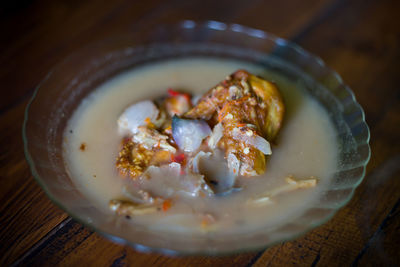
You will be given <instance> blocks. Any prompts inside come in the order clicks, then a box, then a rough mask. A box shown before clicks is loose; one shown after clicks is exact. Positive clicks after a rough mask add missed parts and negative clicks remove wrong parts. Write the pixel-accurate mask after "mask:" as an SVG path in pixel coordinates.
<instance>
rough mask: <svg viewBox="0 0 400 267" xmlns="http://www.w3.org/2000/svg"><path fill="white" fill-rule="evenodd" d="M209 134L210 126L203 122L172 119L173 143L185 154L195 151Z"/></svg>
mask: <svg viewBox="0 0 400 267" xmlns="http://www.w3.org/2000/svg"><path fill="white" fill-rule="evenodd" d="M210 134H211V129H210V126H208V124H207V122H205V121H203V120H187V119H181V118H179V117H177V116H174V117H173V118H172V136H173V137H174V140H175V143H176V144H177V145H178V146H179V148H180V149H182V150H183V151H185V152H194V151H196V150H197V149H198V148H199V147H200V145H201V142H202V141H203V139H204V138H206V137H207V136H209V135H210Z"/></svg>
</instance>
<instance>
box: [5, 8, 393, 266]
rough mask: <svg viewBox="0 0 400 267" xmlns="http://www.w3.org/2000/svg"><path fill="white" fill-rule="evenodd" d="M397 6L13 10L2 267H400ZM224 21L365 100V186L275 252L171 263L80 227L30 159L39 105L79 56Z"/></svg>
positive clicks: (8, 27)
mask: <svg viewBox="0 0 400 267" xmlns="http://www.w3.org/2000/svg"><path fill="white" fill-rule="evenodd" d="M399 7H400V6H399V2H396V1H377V0H376V1H372V0H369V1H339V0H338V1H334V0H321V1H318V0H307V1H301V2H298V1H289V0H282V1H257V0H252V1H248V2H243V1H218V2H215V1H208V0H206V1H185V2H183V1H178V0H169V1H161V0H147V1H145V2H143V1H128V0H125V1H124V0H117V1H92V0H85V1H61V0H59V1H49V0H42V1H33V2H23V5H22V6H17V7H14V8H10V9H12V10H11V11H10V10H8V11H7V10H6V11H4V12H3V13H1V12H0V14H5V15H4V16H1V18H0V21H1V22H2V23H1V24H0V29H1V30H2V37H1V38H2V39H1V42H0V48H1V51H2V52H1V53H0V63H1V65H0V66H1V67H0V84H1V88H2V90H1V98H0V129H1V135H0V146H1V149H2V150H1V152H2V153H1V155H0V163H1V164H0V178H1V179H0V200H1V202H0V224H1V226H2V227H1V229H0V255H1V259H0V265H2V266H7V265H10V264H12V263H14V265H34V266H36V265H45V266H54V265H68V266H71V265H78V264H79V265H99V266H110V265H111V266H125V265H134V266H143V265H156V266H165V265H170V266H189V265H190V266H196V265H212V266H214V265H216V266H227V265H240V266H252V265H255V266H265V265H268V266H270V265H271V266H287V265H294V264H296V265H304V266H307V265H312V266H316V265H320V266H330V265H343V264H345V265H350V264H354V265H362V266H364V265H381V264H385V265H396V264H400V255H399V253H398V245H397V244H398V242H399V241H400V235H399V232H400V231H399V225H400V216H399V210H400V179H399V175H400V167H398V166H400V147H399V146H400V143H399V142H398V137H399V135H400V105H399V104H400V103H399V101H400V94H399V90H398V85H397V80H398V77H399V66H398V65H399V64H398V62H399V60H400V55H399V54H400V53H399V51H398V47H400V30H399V28H398V27H397V26H396V25H397V23H396V10H400V8H399ZM182 19H199V20H205V19H215V20H220V21H227V22H237V23H242V24H246V25H249V26H252V27H256V28H261V29H264V30H267V31H270V32H272V33H275V34H277V35H280V36H284V37H287V38H293V39H294V40H295V41H296V42H298V43H300V44H301V45H302V46H304V47H305V48H306V49H308V50H309V51H311V52H313V53H316V54H318V55H319V56H321V57H322V58H323V59H324V60H325V61H326V62H327V63H328V65H329V66H331V67H333V68H334V69H335V70H337V71H338V72H339V73H340V74H341V75H342V77H343V78H344V80H345V81H346V83H348V84H349V85H350V87H351V88H352V89H353V90H354V92H355V94H356V96H357V99H358V101H359V102H360V103H361V105H362V106H363V107H364V109H365V112H366V118H367V122H368V124H369V125H370V127H371V147H372V152H373V153H372V157H371V162H370V164H369V165H368V172H367V176H366V179H365V181H364V182H363V183H362V184H361V186H360V187H359V188H358V189H357V191H356V194H355V195H354V197H353V199H352V200H351V201H350V203H349V204H348V205H347V206H346V207H345V208H343V209H341V210H340V211H339V212H338V213H337V214H336V215H335V217H334V218H333V219H332V220H331V221H329V222H328V223H327V224H325V225H323V226H321V227H319V228H317V229H315V230H313V231H311V232H309V233H308V234H306V235H305V236H303V237H301V238H298V239H296V240H294V241H291V242H285V243H282V244H279V245H277V246H274V247H272V248H270V249H268V250H266V251H260V252H254V253H242V254H237V255H231V256H225V257H201V256H199V257H179V258H175V257H168V256H163V255H158V254H146V253H140V252H136V251H134V250H133V249H131V248H129V247H126V246H121V245H117V244H114V243H112V242H110V241H107V240H105V239H104V238H103V237H101V236H99V235H98V234H96V233H93V232H92V231H90V230H88V229H86V228H85V227H83V226H81V225H80V224H78V223H76V222H75V221H73V220H71V219H70V218H69V217H68V216H67V215H66V214H65V213H64V212H63V211H61V210H60V209H58V208H57V207H55V206H54V205H53V204H51V202H50V201H49V200H48V198H47V197H46V196H45V194H44V193H43V191H42V190H41V189H40V187H39V186H38V185H37V183H36V182H35V181H34V179H33V177H32V176H31V174H30V171H29V169H28V166H27V164H26V162H25V160H24V156H23V147H22V140H21V124H22V120H23V113H24V108H25V105H26V103H27V99H28V98H29V96H30V95H31V93H32V91H33V88H34V87H35V86H36V85H37V84H38V83H39V82H40V80H41V79H42V77H44V75H45V73H47V72H48V71H49V69H50V68H51V67H52V66H53V65H54V64H55V63H56V62H57V61H59V60H60V59H61V58H63V57H64V56H65V55H67V54H68V53H70V52H71V51H73V50H75V49H77V48H79V47H81V46H83V45H85V44H87V43H89V42H91V41H94V40H99V39H103V38H105V37H106V36H108V35H110V34H113V33H118V32H123V31H126V30H131V31H135V30H137V29H142V28H147V27H152V26H156V25H157V24H159V23H170V22H176V21H179V20H182Z"/></svg>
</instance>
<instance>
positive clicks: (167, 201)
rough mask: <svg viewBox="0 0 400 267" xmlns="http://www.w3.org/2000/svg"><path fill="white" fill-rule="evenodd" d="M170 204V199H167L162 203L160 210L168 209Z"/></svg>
mask: <svg viewBox="0 0 400 267" xmlns="http://www.w3.org/2000/svg"><path fill="white" fill-rule="evenodd" d="M171 206H172V202H171V200H169V199H167V200H165V201H164V202H163V204H162V210H163V211H167V210H169V209H170V208H171Z"/></svg>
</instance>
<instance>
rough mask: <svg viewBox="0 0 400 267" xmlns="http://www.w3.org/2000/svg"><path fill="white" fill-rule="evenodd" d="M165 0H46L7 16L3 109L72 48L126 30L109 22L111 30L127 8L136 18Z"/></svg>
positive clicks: (0, 74) (0, 76)
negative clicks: (75, 0) (74, 0)
mask: <svg viewBox="0 0 400 267" xmlns="http://www.w3.org/2000/svg"><path fill="white" fill-rule="evenodd" d="M162 2H163V1H161V0H147V1H146V2H145V4H144V3H143V2H142V1H129V0H117V1H101V2H99V1H94V0H85V1H78V2H74V4H72V3H69V2H68V1H67V2H66V1H48V0H46V1H44V2H43V1H40V2H35V3H33V4H32V5H30V6H29V8H27V9H25V10H22V11H21V13H18V15H16V16H15V17H11V18H8V19H7V20H5V21H3V24H1V30H2V34H3V36H2V38H4V39H5V40H7V42H2V44H3V45H2V46H0V47H1V48H2V53H1V54H0V65H1V66H2V67H1V68H0V81H1V84H2V88H4V90H2V91H1V97H0V112H2V111H4V110H6V109H7V108H9V107H12V106H13V103H15V102H17V101H18V99H20V98H21V97H23V96H25V95H26V94H27V93H28V94H30V93H32V91H33V88H35V87H36V86H37V84H38V83H39V82H40V80H41V79H42V78H43V77H44V76H45V75H46V74H47V72H49V70H50V69H51V68H52V67H53V66H54V65H55V64H56V63H57V62H58V61H60V60H61V59H62V58H64V57H65V56H66V55H68V54H69V53H71V51H73V50H75V49H77V48H79V47H82V46H84V45H85V44H87V43H90V42H92V41H95V40H98V39H96V38H100V39H102V38H106V37H107V36H109V35H111V34H117V33H118V32H119V31H121V28H115V27H114V28H112V27H108V28H107V31H106V30H105V28H106V27H105V26H106V25H108V24H109V23H110V22H112V21H118V20H119V16H120V14H121V13H122V12H127V11H129V19H130V21H131V22H132V21H134V20H135V19H136V20H138V19H139V18H140V17H142V16H143V14H146V13H148V12H151V10H152V9H154V8H155V7H157V6H158V5H159V4H160V3H162ZM125 14H126V13H125ZM125 19H126V17H125ZM128 25H130V24H128ZM128 25H126V26H128ZM93 32H95V33H96V34H93ZM20 77H23V79H21V78H20Z"/></svg>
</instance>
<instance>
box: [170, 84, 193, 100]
mask: <svg viewBox="0 0 400 267" xmlns="http://www.w3.org/2000/svg"><path fill="white" fill-rule="evenodd" d="M167 91H168V95H169V96H170V97H176V96H183V97H184V98H185V99H186V101H187V102H189V103H190V101H191V99H190V95H189V94H186V93H180V92H178V91H175V90H174V89H172V88H168V90H167Z"/></svg>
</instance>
